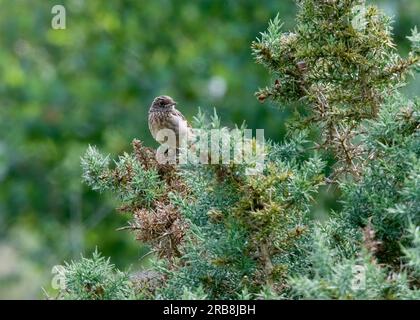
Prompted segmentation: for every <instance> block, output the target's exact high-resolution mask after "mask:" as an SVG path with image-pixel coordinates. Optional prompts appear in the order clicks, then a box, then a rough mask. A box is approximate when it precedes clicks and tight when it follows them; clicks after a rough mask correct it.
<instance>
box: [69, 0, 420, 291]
mask: <svg viewBox="0 0 420 320" xmlns="http://www.w3.org/2000/svg"><path fill="white" fill-rule="evenodd" d="M297 5H298V7H299V10H298V16H297V25H296V28H295V29H294V30H293V31H292V32H287V33H285V32H282V31H281V22H280V21H279V19H278V18H276V19H274V20H273V21H272V22H270V24H269V27H268V30H267V32H265V33H262V35H261V38H260V39H258V40H257V41H255V42H254V43H253V44H252V49H253V52H254V55H255V57H256V60H257V62H259V63H261V64H263V65H264V66H265V67H267V68H268V69H269V71H270V72H271V73H272V74H273V78H274V79H273V84H272V85H271V86H269V87H267V88H265V89H262V90H260V91H258V92H257V94H256V95H257V97H258V99H259V100H260V101H261V102H264V101H265V100H266V99H273V100H274V101H276V102H278V103H279V104H280V105H281V106H282V107H283V108H293V109H294V110H295V114H296V116H295V117H294V118H293V121H292V122H291V123H289V128H290V132H289V135H288V138H287V139H286V140H285V141H283V142H281V143H278V142H273V141H269V142H267V143H266V144H265V146H264V153H265V155H266V157H265V166H264V170H263V172H261V173H259V174H256V175H247V174H245V169H244V166H243V165H239V164H237V163H235V162H234V161H233V160H232V161H231V162H230V163H227V164H226V163H225V164H216V165H205V164H201V165H200V164H189V165H163V164H160V163H158V162H157V161H156V160H155V151H154V150H152V149H150V148H146V147H144V146H143V144H142V143H141V142H140V141H138V140H134V141H133V149H134V150H133V152H132V153H131V154H124V155H123V156H121V157H119V158H118V159H117V160H116V161H115V163H114V165H113V166H110V160H109V156H104V155H102V154H101V153H100V152H99V151H98V150H97V149H96V148H93V147H89V149H88V150H87V152H86V154H85V156H84V157H83V158H82V168H83V180H84V182H85V183H87V184H88V185H89V186H90V187H91V188H92V189H94V190H99V191H110V192H112V193H114V194H115V195H116V196H117V197H118V198H119V199H120V201H121V207H120V208H119V209H118V210H120V211H122V212H127V213H130V214H132V217H133V218H132V220H131V221H130V223H129V225H128V226H127V227H124V229H129V230H132V231H133V232H134V233H135V234H136V236H137V238H138V239H139V240H141V241H142V242H144V243H147V244H148V245H149V246H150V248H151V253H154V256H155V257H156V258H155V259H154V263H153V267H152V268H151V269H150V270H143V271H140V272H139V273H137V278H138V279H141V281H132V283H133V286H135V292H136V297H137V298H142V299H155V298H159V299H167V298H172V299H173V298H190V299H204V298H210V299H238V298H241V299H257V298H258V299H260V298H266V299H272V298H331V299H409V298H419V297H420V296H419V274H420V269H419V251H420V250H419V222H420V212H419V208H420V201H419V188H418V184H419V160H418V159H419V152H420V144H419V141H420V139H419V123H420V122H419V112H420V109H419V108H420V105H419V101H418V100H415V101H410V100H408V99H406V98H404V97H402V96H401V95H400V93H398V91H397V89H398V88H400V87H401V86H402V85H403V84H404V81H405V79H406V76H407V75H408V74H410V73H411V71H412V70H414V69H416V68H417V69H418V68H419V67H420V56H419V54H420V50H419V48H420V35H419V34H418V33H417V30H416V29H414V30H413V34H412V36H411V37H409V39H410V40H411V42H412V49H413V50H412V51H411V52H410V53H409V55H408V57H406V58H402V57H400V56H399V55H398V53H397V51H396V49H395V45H394V43H393V41H392V36H391V30H392V28H391V21H390V19H389V18H388V17H387V16H386V15H384V14H383V13H381V12H380V11H379V9H378V8H376V7H374V6H365V4H364V1H356V0H328V1H327V0H323V1H314V0H301V1H297ZM195 120H196V121H195V127H197V128H202V129H209V128H221V121H220V119H219V118H218V117H217V116H213V117H211V118H206V117H205V116H204V115H203V114H201V113H200V114H199V116H197V118H196V119H195ZM241 129H244V127H242V128H241ZM313 132H319V133H320V134H319V136H317V135H315V136H314V135H313V134H312V133H313ZM314 137H315V138H314ZM253 144H254V145H255V144H256V142H255V141H253ZM331 153H332V154H333V155H334V158H335V161H334V163H333V165H332V168H331V166H330V164H327V160H328V154H331ZM325 185H329V186H334V187H336V188H339V190H340V191H341V197H340V199H339V200H340V202H341V204H342V205H341V207H340V208H339V209H338V210H337V211H336V212H331V215H330V217H329V218H328V219H326V221H323V222H320V221H316V220H315V219H313V217H312V215H311V208H312V207H313V206H314V204H315V203H316V199H317V196H319V193H320V188H321V187H322V186H325ZM68 268H72V266H71V265H70V266H68ZM73 268H74V266H73ZM73 279H74V277H73ZM76 296H77V294H76ZM72 297H74V296H72ZM77 297H79V298H90V297H89V296H83V295H81V296H77Z"/></svg>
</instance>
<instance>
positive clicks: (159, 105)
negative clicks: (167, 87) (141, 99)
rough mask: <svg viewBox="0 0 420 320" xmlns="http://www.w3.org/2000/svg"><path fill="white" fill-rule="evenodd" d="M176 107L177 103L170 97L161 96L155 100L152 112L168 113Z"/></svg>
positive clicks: (151, 108)
mask: <svg viewBox="0 0 420 320" xmlns="http://www.w3.org/2000/svg"><path fill="white" fill-rule="evenodd" d="M174 106H176V102H175V101H174V99H172V98H171V97H170V96H159V97H156V98H155V99H154V100H153V102H152V105H151V107H150V110H155V111H167V110H171V109H172V108H173V107H174Z"/></svg>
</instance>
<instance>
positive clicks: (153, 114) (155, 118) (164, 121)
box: [149, 96, 192, 148]
mask: <svg viewBox="0 0 420 320" xmlns="http://www.w3.org/2000/svg"><path fill="white" fill-rule="evenodd" d="M176 105H177V104H176V102H175V101H174V100H173V99H172V98H171V97H169V96H159V97H156V98H155V99H154V100H153V102H152V105H151V106H150V109H149V130H150V133H151V134H152V136H153V138H154V139H155V140H156V141H157V142H159V143H160V144H162V143H164V142H165V141H162V140H161V139H159V137H158V132H159V131H160V130H163V129H169V130H172V131H173V132H174V133H175V136H176V139H177V141H176V145H170V144H169V143H168V142H166V143H168V145H170V147H173V148H178V147H179V145H180V138H181V139H186V138H187V135H188V136H191V135H192V131H191V126H190V125H189V124H188V122H187V120H186V119H185V117H184V116H183V115H182V113H181V112H179V111H178V110H177V109H176V108H175V106H176Z"/></svg>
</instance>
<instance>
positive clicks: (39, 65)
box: [0, 0, 420, 298]
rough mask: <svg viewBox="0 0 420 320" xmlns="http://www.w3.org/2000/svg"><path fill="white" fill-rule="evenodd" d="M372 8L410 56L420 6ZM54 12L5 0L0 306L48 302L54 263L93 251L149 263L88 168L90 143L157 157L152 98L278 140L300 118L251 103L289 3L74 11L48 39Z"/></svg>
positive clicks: (88, 6)
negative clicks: (275, 22)
mask: <svg viewBox="0 0 420 320" xmlns="http://www.w3.org/2000/svg"><path fill="white" fill-rule="evenodd" d="M372 2H375V3H377V4H379V6H380V7H382V8H384V9H385V11H387V12H388V13H390V14H392V15H394V17H395V21H396V22H395V24H394V26H395V30H394V33H395V38H396V41H397V43H398V46H399V49H400V50H401V51H402V52H403V53H404V52H405V51H406V50H407V49H408V41H407V40H406V38H405V36H406V35H408V34H410V28H412V27H413V26H414V25H419V24H420V18H419V17H420V3H419V2H418V1H416V0H399V1H393V0H389V1H385V0H383V1H379V0H378V1H372ZM55 4H57V2H56V1H49V0H47V1H42V2H40V1H37V2H35V1H29V0H16V1H13V2H12V1H6V0H0V8H1V10H0V31H1V34H2V37H1V38H0V298H40V297H42V292H41V290H40V288H41V286H44V287H46V288H48V287H49V285H50V284H49V281H50V279H51V268H52V267H53V266H54V265H56V264H61V263H62V262H63V261H64V260H70V259H72V258H78V257H79V255H80V252H84V253H86V254H88V253H90V252H92V251H93V250H94V249H95V247H96V246H98V248H99V250H100V251H101V252H102V253H103V254H104V255H105V256H111V257H112V262H114V263H115V264H116V266H117V267H118V268H119V269H127V268H129V267H130V266H131V268H132V269H134V270H135V269H136V268H137V267H138V266H139V264H141V263H147V261H145V259H140V258H141V257H142V256H143V255H144V254H145V253H146V252H147V250H146V249H145V248H143V247H142V246H141V245H139V243H138V242H136V241H135V240H134V239H133V236H131V235H130V234H128V233H123V232H115V229H116V228H118V227H120V226H122V225H124V224H125V221H126V220H127V217H124V216H123V215H117V214H116V213H115V211H114V209H113V208H114V207H115V203H112V202H111V201H112V200H111V199H112V197H103V196H100V195H98V194H95V193H93V192H91V191H89V190H88V188H87V187H85V186H83V185H82V184H81V179H80V176H81V169H80V156H81V155H82V154H83V153H84V151H85V150H86V146H87V145H88V144H94V145H97V146H98V147H99V148H100V149H101V150H103V151H105V152H109V153H112V154H119V153H122V152H123V151H125V150H128V149H130V145H129V144H130V142H131V140H132V139H133V138H134V137H137V138H139V139H141V140H143V141H145V142H146V143H148V144H149V145H151V146H155V144H154V142H153V141H152V140H151V137H150V134H149V132H148V129H147V120H146V119H147V117H146V114H147V110H148V107H149V104H150V101H151V100H152V99H153V97H154V96H156V95H158V94H163V93H164V94H169V95H172V96H174V97H175V98H176V99H177V100H178V101H179V103H180V108H181V110H182V111H183V112H184V114H185V115H186V116H187V118H190V119H191V117H192V115H194V114H196V112H197V106H201V107H202V109H204V110H208V111H210V110H211V109H212V108H213V107H215V108H216V109H217V111H218V113H219V115H220V116H221V117H222V119H224V121H228V120H229V121H230V123H224V124H225V125H230V124H232V123H241V122H242V121H244V120H245V121H246V122H247V123H248V126H249V127H250V128H264V129H265V136H266V138H272V139H273V140H275V141H280V140H281V139H282V138H283V136H284V133H285V128H284V126H283V123H284V120H285V119H286V118H287V117H288V116H289V115H288V114H287V113H285V112H280V111H278V110H277V109H276V108H275V107H274V105H273V106H272V107H267V104H264V106H261V105H260V104H259V102H258V101H257V100H256V99H255V98H254V95H253V94H254V91H255V90H256V89H257V87H258V86H259V85H261V84H264V83H267V82H268V79H267V77H268V75H267V72H266V70H265V69H264V68H262V67H261V66H258V65H256V64H255V63H254V61H253V59H252V57H251V50H250V48H249V47H250V44H251V42H252V40H254V39H255V37H256V36H257V35H258V34H259V32H260V31H263V30H265V28H266V25H267V21H268V20H269V19H270V18H273V17H274V16H275V15H276V13H277V12H279V14H280V17H281V19H282V20H283V21H284V22H285V29H288V28H290V27H291V26H292V25H293V23H294V22H293V19H294V15H295V3H294V1H292V0H287V1H279V0H277V1H274V0H262V1H251V0H243V1H240V2H239V1H233V0H229V1H222V0H216V1H215V0H213V1H210V0H199V1H188V2H187V1H180V0H174V1H169V0H157V1H134V0H126V1H124V0H119V1H112V2H111V1H109V2H104V1H99V0H90V1H82V0H63V1H61V4H63V5H64V6H65V7H66V9H67V29H66V30H53V29H51V18H52V14H51V8H52V6H53V5H55ZM419 88H420V82H419V79H417V80H416V81H413V83H412V84H411V85H410V86H409V87H408V88H406V89H405V90H406V93H408V95H410V96H413V95H415V94H417V95H418V92H419ZM320 202H323V205H320V208H319V210H318V211H317V212H315V214H316V215H317V217H319V216H321V217H322V216H323V215H325V214H327V213H326V211H327V210H326V209H327V208H328V207H330V206H334V205H336V204H335V203H334V195H331V194H330V195H328V194H327V195H325V199H320Z"/></svg>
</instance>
